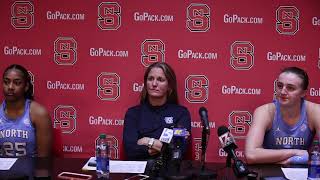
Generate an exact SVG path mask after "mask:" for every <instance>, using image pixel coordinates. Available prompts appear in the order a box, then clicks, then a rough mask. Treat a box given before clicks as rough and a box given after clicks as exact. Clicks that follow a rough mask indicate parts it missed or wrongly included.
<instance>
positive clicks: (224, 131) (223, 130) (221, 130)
mask: <svg viewBox="0 0 320 180" xmlns="http://www.w3.org/2000/svg"><path fill="white" fill-rule="evenodd" d="M227 132H230V131H229V129H228V128H227V127H226V126H220V127H219V128H218V136H221V135H222V134H224V133H227Z"/></svg>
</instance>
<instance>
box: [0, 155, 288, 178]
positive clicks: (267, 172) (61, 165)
mask: <svg viewBox="0 0 320 180" xmlns="http://www.w3.org/2000/svg"><path fill="white" fill-rule="evenodd" d="M87 160H88V159H78V158H53V159H43V158H34V159H32V158H20V159H18V160H17V162H16V163H15V164H14V165H13V167H12V168H11V169H10V170H8V171H0V179H28V177H29V179H36V178H35V177H46V176H49V177H51V179H58V178H57V176H58V174H59V173H61V172H64V171H67V172H74V173H82V174H90V175H92V179H97V176H96V174H95V171H83V170H82V167H83V166H84V164H85V163H86V162H87ZM183 167H184V170H182V171H186V172H191V171H193V172H195V173H197V172H199V169H200V168H199V167H200V163H199V162H198V161H192V162H191V161H185V162H184V165H183ZM206 167H207V169H209V170H210V171H215V172H216V173H217V178H216V179H228V180H229V179H230V180H232V179H247V178H236V177H235V176H234V173H233V171H232V169H231V168H226V167H225V164H223V163H206ZM249 169H250V170H251V171H255V172H257V173H258V178H257V179H260V177H262V176H283V173H282V171H281V166H280V165H254V166H249ZM133 175H134V174H114V173H111V174H110V179H112V180H113V179H126V178H128V177H130V176H133ZM40 179H41V178H40Z"/></svg>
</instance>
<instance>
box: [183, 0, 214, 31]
mask: <svg viewBox="0 0 320 180" xmlns="http://www.w3.org/2000/svg"><path fill="white" fill-rule="evenodd" d="M187 28H188V29H189V30H190V31H191V32H206V31H208V30H209V29H210V8H209V6H207V5H206V4H190V5H189V7H188V8H187Z"/></svg>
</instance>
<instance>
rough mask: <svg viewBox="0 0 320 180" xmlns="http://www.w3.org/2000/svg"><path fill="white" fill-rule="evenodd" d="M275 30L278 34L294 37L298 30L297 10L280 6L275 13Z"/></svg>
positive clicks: (292, 7)
mask: <svg viewBox="0 0 320 180" xmlns="http://www.w3.org/2000/svg"><path fill="white" fill-rule="evenodd" d="M276 18H277V23H276V30H277V32H278V33H279V34H285V35H295V34H296V32H298V30H299V10H298V9H297V8H296V7H294V6H280V7H279V8H278V9H277V11H276Z"/></svg>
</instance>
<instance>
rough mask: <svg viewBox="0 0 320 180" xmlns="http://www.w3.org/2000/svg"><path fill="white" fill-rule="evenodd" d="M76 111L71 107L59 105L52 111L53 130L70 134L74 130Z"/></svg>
mask: <svg viewBox="0 0 320 180" xmlns="http://www.w3.org/2000/svg"><path fill="white" fill-rule="evenodd" d="M76 122H77V111H76V109H75V108H74V107H73V106H67V105H59V106H58V107H56V108H55V109H54V122H53V123H54V124H53V125H54V128H57V129H61V132H62V133H66V134H72V133H73V132H74V131H75V130H76Z"/></svg>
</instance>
